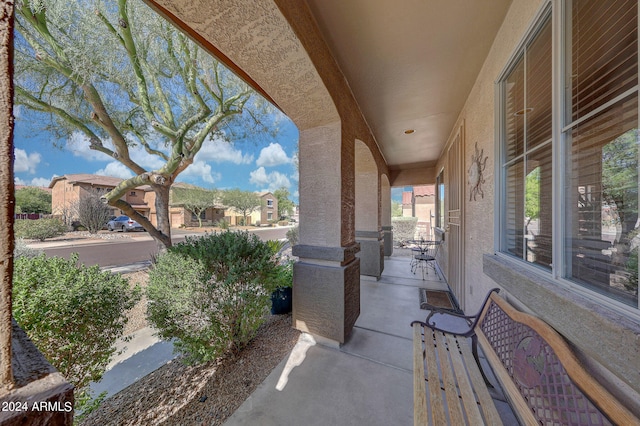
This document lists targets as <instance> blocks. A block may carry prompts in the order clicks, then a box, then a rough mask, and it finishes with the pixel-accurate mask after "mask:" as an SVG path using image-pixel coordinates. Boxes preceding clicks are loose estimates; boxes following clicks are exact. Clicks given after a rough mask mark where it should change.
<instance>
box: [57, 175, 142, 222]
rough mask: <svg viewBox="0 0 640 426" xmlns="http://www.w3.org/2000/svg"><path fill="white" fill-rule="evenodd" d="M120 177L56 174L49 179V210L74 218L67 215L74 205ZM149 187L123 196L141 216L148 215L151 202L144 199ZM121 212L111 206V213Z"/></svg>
mask: <svg viewBox="0 0 640 426" xmlns="http://www.w3.org/2000/svg"><path fill="white" fill-rule="evenodd" d="M120 182H122V179H120V178H116V177H111V176H99V175H92V174H69V175H64V176H58V177H55V178H53V179H52V180H51V183H50V184H49V189H50V190H51V212H52V214H54V215H57V216H61V217H64V218H65V219H70V220H74V219H75V218H73V217H68V216H69V215H70V214H73V212H74V206H76V205H77V204H78V202H79V201H80V200H81V199H82V198H83V197H86V196H88V195H90V194H93V195H97V196H102V195H104V194H105V193H107V192H109V191H111V190H112V189H113V188H115V187H116V186H117V185H118V184H119V183H120ZM149 189H150V188H148V187H146V188H145V187H140V188H135V189H133V190H130V191H128V193H127V194H126V195H125V196H124V197H123V199H124V200H125V201H127V202H128V203H129V204H131V205H132V206H133V207H134V208H135V209H136V210H137V211H138V212H139V213H141V214H142V215H143V216H146V217H149V215H150V212H151V209H152V207H153V204H151V205H150V204H149V202H148V200H146V199H145V194H146V192H147V191H148V190H149ZM120 214H121V212H120V210H119V209H116V208H113V215H114V216H118V215H120Z"/></svg>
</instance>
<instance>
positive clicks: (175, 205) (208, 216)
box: [154, 183, 225, 228]
mask: <svg viewBox="0 0 640 426" xmlns="http://www.w3.org/2000/svg"><path fill="white" fill-rule="evenodd" d="M173 188H185V189H188V188H194V189H201V188H198V187H197V186H194V185H188V184H184V183H176V184H174V185H173V186H172V188H171V189H172V190H173ZM154 195H155V194H154ZM172 195H173V193H172ZM169 200H170V206H169V215H170V221H171V227H172V228H179V227H180V226H199V225H200V222H199V221H198V217H197V216H196V214H195V213H193V212H192V211H190V210H189V209H187V208H186V207H184V205H182V204H181V203H180V202H178V201H173V196H170V197H169ZM224 218H225V206H223V205H222V204H221V203H219V202H218V203H216V205H215V206H214V207H210V208H207V209H206V210H204V211H203V212H201V213H200V219H201V220H202V224H203V225H214V224H215V223H216V222H218V221H219V220H223V219H224Z"/></svg>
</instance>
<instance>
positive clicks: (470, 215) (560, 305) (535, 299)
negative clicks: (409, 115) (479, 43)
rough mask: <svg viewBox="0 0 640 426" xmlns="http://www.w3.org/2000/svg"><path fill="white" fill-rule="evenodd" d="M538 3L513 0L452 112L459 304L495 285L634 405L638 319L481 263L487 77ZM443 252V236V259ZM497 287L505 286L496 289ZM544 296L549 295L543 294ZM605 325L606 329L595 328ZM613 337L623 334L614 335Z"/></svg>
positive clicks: (489, 240) (491, 140) (489, 134)
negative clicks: (473, 184) (479, 175)
mask: <svg viewBox="0 0 640 426" xmlns="http://www.w3.org/2000/svg"><path fill="white" fill-rule="evenodd" d="M545 4H546V2H545V1H531V0H514V2H513V3H512V5H511V8H510V10H509V12H508V13H507V16H506V18H505V20H504V23H503V25H502V27H501V29H500V31H499V32H498V35H497V36H496V38H495V40H494V44H493V46H492V48H491V50H490V53H489V55H488V56H487V59H486V61H485V63H484V65H483V67H482V70H481V72H480V73H479V75H478V78H477V80H476V83H475V85H474V87H473V89H472V91H471V93H470V95H469V97H468V99H467V101H466V103H465V106H464V108H463V110H462V113H461V114H460V116H459V119H458V125H457V126H456V127H454V129H457V127H458V126H460V125H463V126H464V135H465V137H464V141H465V143H464V171H465V175H464V177H463V180H464V182H465V185H464V186H465V190H464V194H465V196H464V220H465V244H464V246H465V259H464V265H465V270H464V275H465V277H466V278H465V280H466V281H465V282H466V291H465V297H464V300H465V303H466V306H465V307H464V308H465V310H466V312H468V313H473V312H475V311H476V310H477V309H478V307H479V305H480V304H481V302H482V300H483V296H484V295H485V294H486V293H487V291H489V289H491V288H493V287H496V286H500V287H502V288H503V294H506V296H507V297H508V299H509V300H510V301H511V302H512V303H514V304H515V305H516V306H517V307H518V308H519V309H523V310H528V311H530V312H531V313H533V314H534V315H537V316H539V317H541V318H543V319H544V320H545V321H547V322H548V323H550V324H551V326H553V327H554V328H556V329H557V330H558V331H559V332H560V333H561V334H562V335H563V336H564V337H565V338H567V340H569V342H570V344H571V346H573V347H574V348H575V350H576V352H577V355H578V357H579V358H580V359H581V361H582V362H583V363H584V364H585V365H586V366H587V367H588V369H589V370H590V372H591V373H592V374H593V375H594V376H596V377H597V378H598V380H601V381H603V382H604V383H606V387H608V388H609V389H611V390H612V392H613V393H614V394H615V395H616V396H617V397H618V398H619V399H621V400H622V401H624V402H625V403H626V405H628V406H630V408H632V409H635V410H640V404H638V402H637V401H639V400H640V398H639V397H638V392H640V380H639V378H638V374H639V373H638V372H639V371H640V351H639V340H640V339H639V337H638V336H640V334H639V333H638V330H639V329H640V325H638V324H635V323H633V322H632V321H629V320H627V319H625V318H624V317H623V316H621V315H619V314H617V313H614V312H612V311H608V312H606V315H605V314H604V313H603V309H600V310H594V309H590V308H589V307H588V306H587V304H586V303H584V301H583V300H582V299H581V298H580V297H579V296H577V297H573V296H563V297H560V296H558V297H556V296H555V295H558V294H562V293H563V292H565V291H564V290H562V289H560V288H559V287H558V286H557V284H554V283H551V284H550V285H549V284H548V283H543V282H542V281H544V280H542V279H540V280H539V279H538V278H536V277H535V276H533V277H525V276H524V275H522V274H521V273H520V272H518V271H517V268H512V267H511V266H510V265H509V264H500V263H495V262H490V261H489V259H490V258H491V257H495V256H491V254H493V251H494V214H493V212H494V202H495V172H494V167H495V162H494V160H495V157H496V155H495V114H494V113H495V109H496V99H495V80H496V79H497V77H498V76H499V74H500V73H501V71H502V70H503V68H504V67H505V65H506V64H507V62H508V61H509V58H510V57H511V55H512V54H513V52H514V50H515V49H516V47H517V45H518V44H519V42H520V40H521V39H522V38H523V36H524V35H525V34H526V32H527V29H528V28H529V26H530V25H531V24H532V22H533V20H534V18H535V17H536V14H537V13H538V12H539V11H540V9H541V8H542V7H544V5H545ZM476 143H477V147H478V150H480V151H483V155H482V158H483V159H484V157H485V156H486V157H488V160H487V165H486V169H485V171H484V179H485V183H484V184H483V186H482V189H483V192H484V196H478V197H477V198H476V200H474V201H469V193H470V191H469V185H468V183H466V181H467V176H466V171H467V170H468V168H469V165H470V161H471V157H472V155H474V154H475V153H476ZM444 153H446V150H445V151H443V155H442V158H441V159H440V161H439V163H438V165H437V167H436V168H437V169H438V170H440V168H441V167H445V182H448V179H449V178H448V176H447V170H446V155H445V154H444ZM447 201H448V200H447ZM445 204H447V203H445ZM446 254H447V252H446V239H445V250H444V253H443V258H444V260H446ZM489 275H491V277H490V276H489ZM492 278H493V279H492ZM494 279H495V280H494ZM523 282H526V285H523V284H522V283H523ZM505 289H506V290H507V291H504V290H505ZM549 292H551V293H549ZM550 294H553V295H554V297H550V296H549V295H550ZM573 294H576V293H573ZM604 310H606V309H604ZM558 312H571V313H572V314H571V316H570V317H571V318H569V319H567V318H566V315H564V316H562V315H560V316H558V315H555V314H554V313H558ZM616 315H617V317H616ZM614 317H615V318H614ZM563 318H564V319H563ZM616 318H617V319H616ZM605 323H606V325H607V327H604V326H598V324H599V325H602V324H605ZM588 324H592V325H593V326H589V325H588ZM611 336H614V337H611ZM615 336H626V337H625V338H624V339H622V338H620V339H618V340H616V337H615ZM634 336H635V338H634ZM634 364H635V365H634ZM634 371H635V373H634ZM634 401H635V402H634Z"/></svg>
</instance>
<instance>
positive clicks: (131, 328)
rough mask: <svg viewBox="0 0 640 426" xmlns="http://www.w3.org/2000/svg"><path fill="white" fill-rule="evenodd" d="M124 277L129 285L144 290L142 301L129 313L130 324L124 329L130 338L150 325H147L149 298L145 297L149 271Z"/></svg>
mask: <svg viewBox="0 0 640 426" xmlns="http://www.w3.org/2000/svg"><path fill="white" fill-rule="evenodd" d="M122 277H123V278H125V279H126V280H128V281H129V284H130V285H131V286H132V287H133V286H135V285H136V284H137V285H139V286H140V288H141V289H142V290H143V293H142V294H143V295H142V297H141V298H140V301H139V302H138V303H137V304H136V306H134V307H133V309H131V310H130V311H129V312H128V313H127V316H128V317H129V322H127V325H126V326H125V327H124V335H125V336H128V335H130V334H132V333H134V332H136V331H138V330H140V329H141V328H144V327H146V326H147V325H148V323H147V297H146V296H145V295H144V289H145V288H146V287H147V280H148V278H149V274H148V273H147V271H138V272H132V273H128V274H122Z"/></svg>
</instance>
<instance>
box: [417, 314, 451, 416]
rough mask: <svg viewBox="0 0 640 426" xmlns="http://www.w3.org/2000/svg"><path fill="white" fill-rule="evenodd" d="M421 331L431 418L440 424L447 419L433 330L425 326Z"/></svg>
mask: <svg viewBox="0 0 640 426" xmlns="http://www.w3.org/2000/svg"><path fill="white" fill-rule="evenodd" d="M416 327H420V325H418V324H416ZM423 331H424V333H425V334H424V336H425V343H424V347H425V350H424V359H425V363H426V365H427V385H428V386H429V401H430V403H431V404H430V407H431V417H432V419H433V424H442V422H446V421H447V416H446V414H445V411H444V402H443V401H442V389H441V388H440V373H439V369H438V362H437V359H436V351H435V347H434V342H433V331H431V329H430V328H426V327H425V328H424V329H423ZM423 387H424V384H423Z"/></svg>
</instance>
